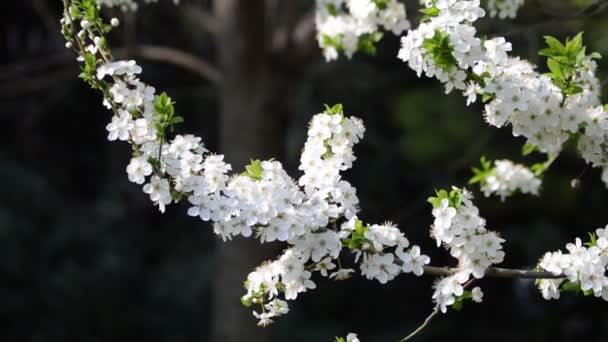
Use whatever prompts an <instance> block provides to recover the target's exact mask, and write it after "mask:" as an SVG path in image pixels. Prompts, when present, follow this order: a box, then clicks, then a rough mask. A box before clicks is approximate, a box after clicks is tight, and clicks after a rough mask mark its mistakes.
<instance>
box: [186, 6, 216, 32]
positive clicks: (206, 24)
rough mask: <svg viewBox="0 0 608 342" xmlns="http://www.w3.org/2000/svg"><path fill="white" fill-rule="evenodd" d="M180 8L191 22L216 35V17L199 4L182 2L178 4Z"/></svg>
mask: <svg viewBox="0 0 608 342" xmlns="http://www.w3.org/2000/svg"><path fill="white" fill-rule="evenodd" d="M179 7H180V8H181V9H182V13H183V14H184V15H185V16H186V17H187V18H189V19H191V20H192V22H194V23H196V24H197V25H199V27H200V28H201V29H203V30H205V31H206V32H208V33H210V34H212V35H216V34H217V33H218V31H219V22H218V20H217V18H216V17H215V16H214V15H213V14H212V13H210V12H208V11H207V10H205V9H204V8H202V7H201V6H196V5H192V4H183V5H181V6H179Z"/></svg>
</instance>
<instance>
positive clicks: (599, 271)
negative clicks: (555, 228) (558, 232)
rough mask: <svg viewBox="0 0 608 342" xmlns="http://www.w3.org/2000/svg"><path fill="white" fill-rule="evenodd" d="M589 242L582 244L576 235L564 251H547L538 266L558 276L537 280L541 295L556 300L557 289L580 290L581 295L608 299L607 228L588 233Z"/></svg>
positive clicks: (558, 295) (557, 295) (558, 291)
mask: <svg viewBox="0 0 608 342" xmlns="http://www.w3.org/2000/svg"><path fill="white" fill-rule="evenodd" d="M590 236H591V241H590V242H588V243H586V244H583V243H582V241H581V239H580V238H576V240H575V243H569V244H568V245H566V249H567V250H568V253H563V252H562V251H557V252H547V253H546V254H545V255H544V256H543V257H542V259H541V260H540V262H539V267H540V268H541V269H543V270H545V271H548V272H551V273H553V274H554V275H556V276H560V275H563V276H564V277H565V278H561V279H541V280H538V281H537V285H538V288H539V289H540V291H541V293H542V295H543V297H544V298H545V299H547V300H549V299H558V298H559V297H560V291H573V290H574V291H582V292H583V293H585V295H594V296H595V297H602V298H603V299H604V300H606V301H608V277H607V276H606V270H607V268H608V227H606V228H603V229H602V228H600V229H597V230H596V231H595V233H593V234H590Z"/></svg>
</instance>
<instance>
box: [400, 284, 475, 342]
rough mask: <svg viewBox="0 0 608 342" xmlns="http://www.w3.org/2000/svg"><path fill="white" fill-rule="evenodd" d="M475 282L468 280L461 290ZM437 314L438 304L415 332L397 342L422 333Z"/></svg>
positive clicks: (402, 341)
mask: <svg viewBox="0 0 608 342" xmlns="http://www.w3.org/2000/svg"><path fill="white" fill-rule="evenodd" d="M475 280H476V279H475V278H473V279H471V280H469V281H468V282H467V283H466V284H464V285H463V286H462V288H463V290H466V289H468V288H469V287H471V285H473V283H475ZM438 313H439V304H438V305H436V306H435V309H433V312H431V314H430V315H428V317H427V318H426V319H425V320H424V322H423V323H422V324H421V325H420V326H419V327H418V328H416V330H414V331H412V332H411V333H410V334H409V335H407V336H406V337H404V338H402V339H401V340H399V342H405V341H407V340H409V339H411V338H412V337H414V336H416V335H417V334H418V333H419V332H421V331H422V329H424V328H426V326H427V325H429V323H431V321H432V320H433V318H434V317H435V316H437V314H438Z"/></svg>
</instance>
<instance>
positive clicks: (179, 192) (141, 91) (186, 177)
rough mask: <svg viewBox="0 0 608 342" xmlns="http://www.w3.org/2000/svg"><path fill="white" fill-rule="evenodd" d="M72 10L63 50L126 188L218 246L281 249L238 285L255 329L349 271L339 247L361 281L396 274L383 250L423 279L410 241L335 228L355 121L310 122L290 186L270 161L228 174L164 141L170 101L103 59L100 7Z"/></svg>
mask: <svg viewBox="0 0 608 342" xmlns="http://www.w3.org/2000/svg"><path fill="white" fill-rule="evenodd" d="M80 5H81V6H82V8H80V11H75V10H71V11H70V12H66V14H65V18H64V19H63V20H62V25H63V29H62V30H63V33H64V35H65V36H66V39H67V40H68V43H69V44H68V46H69V47H72V48H74V49H75V50H76V51H77V52H78V53H79V58H78V60H79V61H80V62H81V63H82V64H83V65H82V70H83V74H82V75H81V77H82V78H83V79H84V80H86V81H87V82H88V83H89V84H90V85H91V86H92V87H94V88H96V89H99V90H101V91H102V92H103V93H104V101H103V103H104V105H105V106H106V107H107V108H108V109H111V110H112V111H113V112H114V115H113V117H112V119H111V121H110V123H109V124H108V125H107V126H106V130H107V131H108V139H109V140H111V141H114V140H121V141H126V142H128V143H130V144H131V145H132V148H133V157H132V159H131V161H130V163H129V165H128V166H127V168H126V171H127V174H128V178H129V180H130V181H132V182H134V183H136V184H140V185H142V186H143V191H144V192H145V193H146V194H148V195H149V196H150V199H151V201H152V202H154V204H155V205H157V206H158V207H159V210H160V211H161V212H164V211H165V208H166V206H167V205H169V204H171V203H174V202H178V201H187V202H188V203H189V204H190V207H189V209H188V214H189V215H190V216H194V217H199V218H200V219H201V220H203V221H212V222H213V229H214V232H215V233H216V234H217V235H219V236H220V237H221V238H222V239H224V240H230V239H232V238H233V237H235V236H239V235H240V236H244V237H250V236H255V237H256V238H258V239H259V241H260V242H261V243H266V242H272V241H281V242H287V243H288V244H289V245H290V247H289V248H288V249H287V250H286V251H285V252H284V254H283V255H282V256H281V257H279V258H278V259H277V260H276V261H273V262H268V263H265V264H263V265H262V266H260V267H259V268H258V269H256V270H255V271H254V272H252V273H251V274H250V275H249V276H248V278H247V281H246V289H247V293H246V294H245V296H243V298H242V300H243V303H244V304H245V305H251V304H259V305H260V307H261V312H259V313H258V312H257V311H254V315H255V316H256V317H257V318H258V319H259V320H260V324H261V325H266V324H268V323H270V322H271V321H272V319H274V318H276V317H278V316H281V315H284V314H286V313H287V312H288V311H289V308H288V305H287V302H285V301H284V300H282V299H279V298H278V296H279V295H280V294H282V296H283V298H284V299H286V300H292V299H295V298H297V296H298V294H300V293H303V292H306V291H307V290H309V289H314V288H315V287H316V285H315V283H314V282H313V281H312V279H311V276H312V273H313V272H318V273H320V274H321V276H324V277H330V278H336V279H345V278H347V277H348V276H349V275H350V274H351V273H353V272H354V270H352V269H343V268H342V267H339V268H337V269H336V264H335V263H334V262H333V261H335V260H336V259H337V258H338V257H339V254H340V252H341V250H342V248H343V241H348V243H349V244H352V246H351V249H352V250H353V251H358V252H359V253H363V258H361V260H362V265H361V268H362V273H363V274H364V275H366V276H367V277H369V278H375V279H378V280H380V281H382V282H386V281H387V280H388V279H392V278H393V277H394V276H395V275H396V274H397V273H398V272H394V271H393V270H392V269H391V270H388V271H387V270H386V269H385V266H387V265H388V262H387V261H386V259H387V258H388V256H389V255H390V256H393V258H395V257H394V255H395V254H388V253H385V247H395V248H398V250H397V252H398V254H399V257H400V258H401V259H399V260H401V261H400V263H399V267H398V269H399V272H401V270H403V271H404V272H414V273H416V274H422V272H423V270H422V265H424V264H425V263H428V262H429V260H428V257H426V256H422V255H421V254H420V249H419V248H418V247H417V246H413V247H412V248H410V249H408V250H405V249H406V248H407V247H408V245H409V243H408V241H407V239H405V237H404V236H403V234H402V233H401V232H400V231H399V230H398V229H397V228H395V227H392V226H391V227H386V226H372V227H365V228H364V229H358V230H356V232H349V231H348V229H347V228H345V229H342V230H340V229H339V227H340V224H342V223H343V222H347V223H346V226H345V227H348V226H349V224H348V222H355V220H356V217H355V215H356V213H357V211H358V203H359V200H358V198H357V195H356V189H355V188H354V187H353V186H352V185H350V183H348V182H347V181H346V180H344V179H342V177H341V175H340V172H342V171H344V170H347V169H349V168H351V167H352V164H353V162H354V161H355V159H356V158H355V155H354V153H353V147H354V145H355V144H356V143H357V142H359V140H360V139H361V138H362V137H363V134H364V131H365V128H364V126H363V123H362V121H361V120H359V119H357V118H355V117H346V116H345V115H344V113H343V110H342V107H341V105H337V106H334V107H327V108H326V110H325V111H324V112H323V113H319V114H317V115H315V116H313V118H312V120H311V122H310V127H309V131H308V138H307V141H306V143H305V145H304V149H303V152H302V157H301V165H300V170H302V171H303V175H302V176H301V177H300V178H299V180H298V181H295V180H293V179H292V178H291V177H289V175H287V173H286V172H285V170H284V169H283V167H282V165H281V163H279V162H278V161H274V160H268V161H259V160H255V161H252V162H251V164H249V165H247V166H246V167H245V172H243V173H240V174H234V175H230V172H231V171H232V166H231V165H230V164H227V163H226V162H225V161H224V157H223V156H222V155H215V154H211V153H209V151H207V149H205V147H204V144H203V143H202V139H201V138H200V137H196V136H194V135H175V136H174V137H173V138H170V137H169V136H168V135H169V133H170V132H172V131H173V129H174V126H175V125H177V124H179V123H181V121H182V119H181V117H180V116H178V115H176V114H175V109H174V106H173V104H174V103H173V101H172V100H171V98H169V97H168V96H167V95H166V94H164V93H162V94H156V90H155V88H153V87H151V86H149V85H148V84H146V83H144V82H142V81H141V80H140V79H139V75H140V74H141V72H142V68H141V67H140V66H138V65H137V63H136V62H135V61H112V60H111V54H110V51H109V50H108V49H107V47H106V46H105V45H104V44H103V43H102V41H103V39H102V37H103V35H104V33H106V32H107V31H108V30H111V28H112V26H115V25H105V26H104V24H103V23H102V22H101V21H100V19H99V18H98V17H96V15H97V14H98V10H99V7H97V4H96V3H95V2H94V1H91V0H87V1H84V2H82V3H80ZM332 228H333V229H332ZM353 235H356V236H353ZM355 238H356V239H357V240H356V241H354V240H355ZM363 243H364V244H365V246H363V245H362V244H363ZM369 246H373V248H375V249H374V250H369V249H368V247H369ZM380 254H382V255H380ZM376 255H378V258H377V257H376ZM338 264H339V262H338ZM387 272H390V273H387Z"/></svg>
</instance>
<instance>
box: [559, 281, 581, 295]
mask: <svg viewBox="0 0 608 342" xmlns="http://www.w3.org/2000/svg"><path fill="white" fill-rule="evenodd" d="M562 291H564V292H575V293H577V292H580V291H581V284H580V283H579V282H571V281H569V280H567V281H565V282H564V283H563V284H562Z"/></svg>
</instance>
